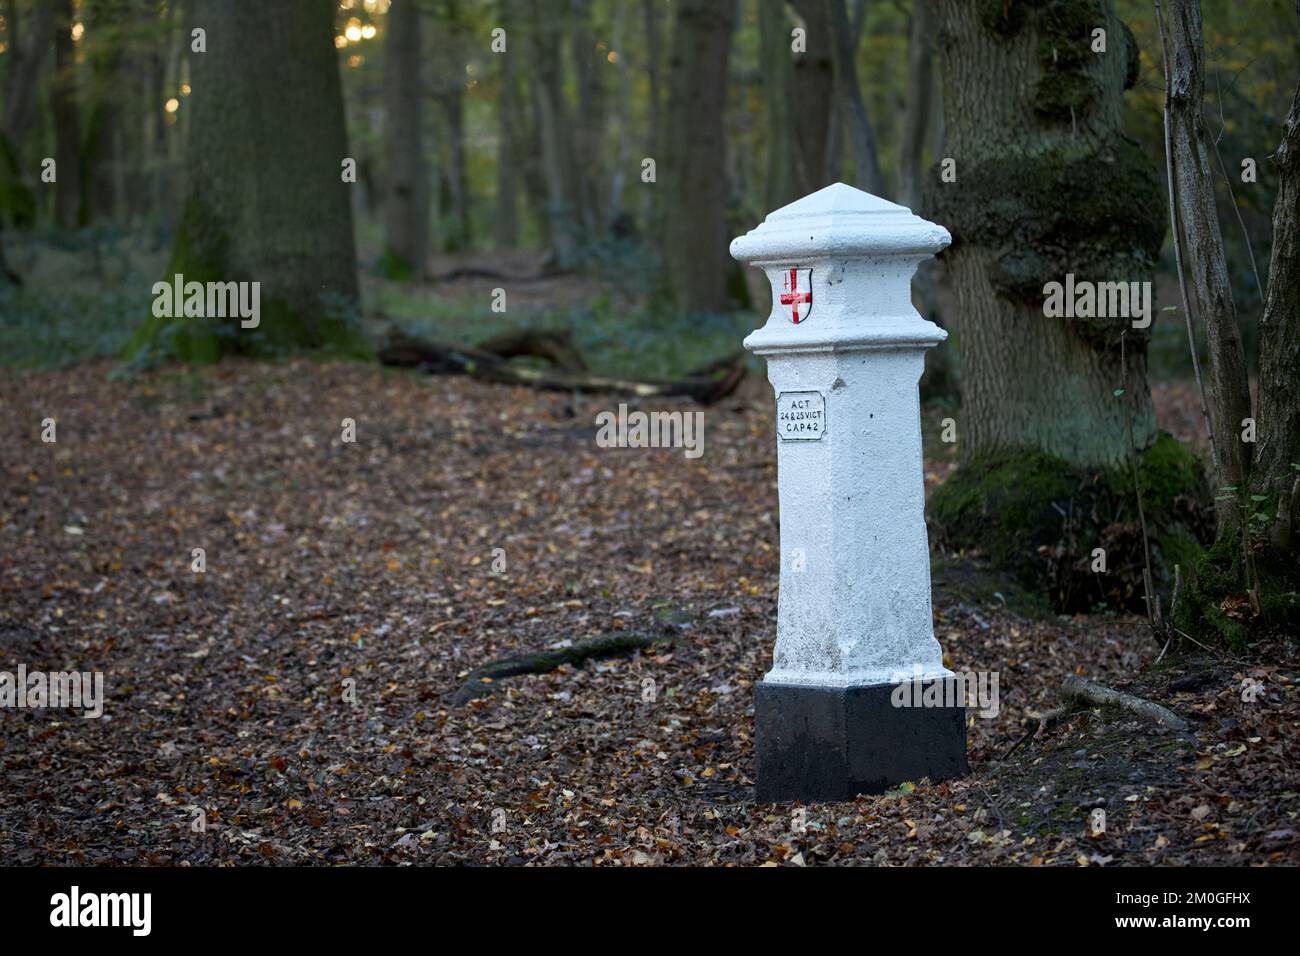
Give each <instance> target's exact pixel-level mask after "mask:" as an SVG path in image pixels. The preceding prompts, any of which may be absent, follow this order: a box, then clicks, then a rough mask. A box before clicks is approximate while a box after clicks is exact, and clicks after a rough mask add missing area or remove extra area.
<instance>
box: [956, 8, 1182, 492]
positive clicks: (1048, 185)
mask: <svg viewBox="0 0 1300 956" xmlns="http://www.w3.org/2000/svg"><path fill="white" fill-rule="evenodd" d="M1096 6H1097V4H1096V3H1092V2H1087V0H1076V2H1074V3H1073V5H1071V6H1069V7H1067V6H1066V5H1065V4H1062V3H1057V4H1055V10H1054V15H1053V16H1052V17H1049V16H1048V15H1047V14H1046V13H1042V12H1038V11H1037V10H1035V9H1034V8H1032V7H1030V5H1028V4H1026V3H1023V2H1013V3H1009V4H1007V5H1005V10H997V11H995V10H993V8H991V7H988V6H987V5H972V4H970V3H968V2H966V0H937V2H936V4H935V12H936V13H937V14H938V15H939V19H940V23H941V29H940V33H939V37H940V43H941V44H942V47H941V48H942V50H943V56H942V57H941V61H942V63H943V66H944V104H945V110H946V113H947V116H946V122H947V136H948V145H947V147H946V152H947V153H948V155H949V156H951V157H953V158H954V159H955V160H956V175H957V181H956V182H953V183H945V182H941V181H939V180H938V177H937V176H936V177H935V178H934V180H933V181H932V187H933V199H934V210H935V212H936V214H937V215H938V216H939V217H940V219H939V221H940V222H941V223H942V224H944V225H946V226H947V227H948V228H949V229H950V230H951V231H952V233H953V236H954V243H953V247H952V248H951V249H950V250H949V251H948V252H947V253H945V256H944V258H945V259H946V261H947V263H948V267H949V269H950V270H951V275H952V277H953V284H954V287H955V289H956V292H957V298H958V301H959V304H960V310H959V311H960V313H961V317H962V325H961V333H962V398H963V415H962V421H961V425H962V428H961V447H962V451H963V454H964V457H965V458H966V459H970V458H972V457H974V456H977V455H980V454H982V453H986V452H995V451H999V450H1004V449H1011V448H1030V449H1035V450H1038V451H1042V452H1046V453H1047V454H1050V455H1053V456H1055V457H1057V458H1061V459H1064V460H1066V461H1069V462H1073V463H1077V464H1081V465H1086V466H1100V467H1105V466H1114V465H1117V464H1120V463H1122V462H1123V461H1125V460H1126V458H1127V456H1128V454H1129V448H1130V438H1129V424H1130V422H1131V424H1132V430H1133V432H1132V440H1133V442H1134V443H1135V445H1136V448H1137V450H1141V449H1143V448H1146V447H1147V446H1148V445H1150V444H1151V443H1152V441H1153V440H1154V439H1155V437H1156V427H1155V419H1154V416H1153V413H1152V409H1151V397H1150V393H1149V391H1148V389H1147V385H1146V378H1145V365H1146V356H1145V351H1146V346H1145V337H1146V333H1145V332H1140V331H1137V330H1133V329H1131V328H1129V324H1130V320H1129V318H1127V317H1118V318H1048V317H1046V316H1045V315H1044V299H1045V292H1046V290H1045V288H1044V286H1045V285H1046V284H1047V283H1049V282H1064V281H1065V277H1066V274H1067V273H1073V274H1074V275H1075V276H1076V278H1077V279H1080V280H1091V281H1094V282H1102V281H1108V280H1109V281H1126V282H1127V281H1136V280H1149V279H1150V278H1151V275H1152V271H1153V268H1154V266H1155V263H1156V258H1157V255H1158V253H1159V250H1160V245H1161V240H1162V238H1163V235H1164V221H1163V215H1164V213H1163V207H1162V204H1161V193H1160V188H1159V183H1158V180H1157V179H1156V176H1155V168H1154V165H1153V164H1152V163H1151V162H1150V160H1149V159H1148V158H1147V157H1146V156H1144V155H1143V154H1142V152H1141V150H1140V149H1139V148H1138V147H1137V145H1136V144H1134V143H1133V142H1132V141H1131V140H1128V139H1127V138H1125V136H1124V135H1123V127H1122V121H1121V102H1120V101H1121V95H1122V93H1123V91H1124V89H1126V88H1127V86H1128V85H1131V82H1132V80H1133V78H1134V77H1133V75H1132V73H1131V71H1130V70H1129V69H1128V64H1129V63H1130V62H1131V61H1135V60H1136V56H1137V53H1136V50H1135V49H1126V48H1128V47H1130V44H1131V43H1132V41H1131V39H1129V36H1130V35H1128V34H1127V31H1126V30H1125V29H1124V27H1123V25H1122V24H1121V23H1120V21H1119V19H1118V18H1117V17H1116V16H1115V14H1114V10H1113V7H1112V4H1111V3H1110V2H1109V0H1106V2H1104V4H1103V7H1104V10H1105V14H1106V16H1105V19H1104V20H1103V21H1101V22H1100V23H1097V24H1094V18H1093V17H1092V16H1091V15H1090V13H1089V11H1090V10H1092V9H1093V8H1095V7H1096ZM981 11H982V12H981ZM991 11H992V12H991ZM1094 25H1098V26H1102V27H1104V28H1106V29H1107V35H1108V36H1109V37H1110V53H1108V54H1106V55H1097V54H1094V53H1093V52H1092V51H1091V50H1090V48H1089V45H1088V38H1089V36H1090V32H1091V29H1092V27H1093V26H1094ZM1076 28H1077V29H1078V31H1079V32H1078V36H1077V37H1076V36H1075V34H1074V32H1072V31H1073V30H1075V29H1076ZM1057 31H1059V32H1057ZM1126 329H1127V330H1128V331H1127V334H1126V335H1125V336H1124V339H1125V342H1124V344H1125V357H1126V361H1127V366H1128V382H1127V385H1126V390H1125V392H1124V394H1123V395H1122V396H1119V397H1116V396H1115V395H1114V394H1113V392H1114V390H1115V389H1116V388H1117V387H1118V386H1120V385H1121V382H1122V380H1123V378H1124V376H1123V374H1122V373H1121V368H1120V359H1121V354H1120V351H1121V333H1124V332H1125V330H1126Z"/></svg>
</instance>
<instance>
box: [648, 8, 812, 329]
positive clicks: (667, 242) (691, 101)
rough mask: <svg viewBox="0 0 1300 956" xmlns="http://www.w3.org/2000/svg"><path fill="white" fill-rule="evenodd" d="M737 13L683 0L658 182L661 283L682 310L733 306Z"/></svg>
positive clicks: (675, 34) (676, 29)
mask: <svg viewBox="0 0 1300 956" xmlns="http://www.w3.org/2000/svg"><path fill="white" fill-rule="evenodd" d="M735 15H736V5H735V4H734V3H730V2H724V3H718V2H717V0H681V2H680V3H679V4H678V6H677V18H676V25H675V26H674V29H673V52H672V68H671V70H670V71H669V72H670V75H671V77H672V84H671V90H670V92H669V98H668V112H667V130H666V131H665V135H666V140H667V142H666V144H665V150H664V165H665V170H664V172H663V173H662V174H661V175H660V176H659V181H658V184H657V185H656V186H655V187H654V188H655V189H656V190H657V191H658V195H659V196H660V197H661V198H660V204H661V205H660V208H661V210H662V213H661V214H662V215H663V219H664V227H663V245H662V258H663V264H664V268H663V270H662V273H663V291H664V292H665V293H666V296H667V298H668V300H669V301H670V302H672V303H673V304H674V305H675V306H676V307H677V308H678V309H679V310H681V311H691V312H724V311H726V310H727V308H728V306H729V300H728V295H727V277H728V275H729V274H730V270H731V269H732V267H733V266H732V260H731V257H730V255H729V254H728V252H727V240H728V236H727V219H726V193H727V175H726V170H727V166H726V156H725V154H726V134H725V131H724V129H723V109H724V107H725V105H726V99H727V60H728V57H729V55H730V52H731V33H732V29H733V28H734V26H735ZM819 168H820V167H819ZM665 206H666V208H665Z"/></svg>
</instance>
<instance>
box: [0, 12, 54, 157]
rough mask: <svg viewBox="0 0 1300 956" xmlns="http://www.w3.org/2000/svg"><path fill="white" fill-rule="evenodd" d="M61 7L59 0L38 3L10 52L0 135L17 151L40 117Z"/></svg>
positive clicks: (20, 29)
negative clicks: (41, 89)
mask: <svg viewBox="0 0 1300 956" xmlns="http://www.w3.org/2000/svg"><path fill="white" fill-rule="evenodd" d="M59 6H60V5H59V2H58V0H35V3H34V4H33V5H32V9H31V13H30V14H29V15H28V17H27V18H25V19H24V20H23V22H22V23H21V25H18V29H19V33H18V36H17V42H16V43H14V44H12V45H11V48H10V50H9V67H8V70H7V71H6V72H5V86H4V108H3V111H0V133H2V134H3V135H4V136H5V137H7V138H8V140H9V143H10V145H12V146H13V148H14V151H15V152H18V151H19V150H21V149H22V143H23V139H24V138H25V137H26V136H27V130H28V129H30V128H31V124H32V117H33V116H34V115H35V114H36V85H37V80H38V79H39V78H40V74H41V65H42V64H43V63H44V62H45V57H46V54H47V52H48V51H49V49H50V38H51V37H52V36H53V35H54V24H55V20H56V18H57V16H58V12H59ZM11 29H12V27H11Z"/></svg>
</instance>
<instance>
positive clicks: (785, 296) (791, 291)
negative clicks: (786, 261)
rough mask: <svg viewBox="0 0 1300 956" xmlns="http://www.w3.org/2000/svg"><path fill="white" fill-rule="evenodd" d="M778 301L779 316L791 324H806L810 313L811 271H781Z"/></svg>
mask: <svg viewBox="0 0 1300 956" xmlns="http://www.w3.org/2000/svg"><path fill="white" fill-rule="evenodd" d="M778 301H779V302H780V303H781V306H780V311H781V314H782V315H784V316H786V317H787V318H788V319H789V320H790V321H791V322H793V323H794V324H795V325H798V324H799V323H800V322H806V321H807V320H808V314H809V313H810V312H812V269H785V270H783V271H782V272H781V289H780V297H779V299H778Z"/></svg>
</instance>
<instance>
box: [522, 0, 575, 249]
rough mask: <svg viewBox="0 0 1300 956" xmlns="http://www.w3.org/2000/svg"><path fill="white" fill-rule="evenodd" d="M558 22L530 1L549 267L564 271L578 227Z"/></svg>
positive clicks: (536, 2)
mask: <svg viewBox="0 0 1300 956" xmlns="http://www.w3.org/2000/svg"><path fill="white" fill-rule="evenodd" d="M560 26H561V22H560V20H559V18H557V17H556V16H555V11H554V10H553V9H548V8H547V7H545V6H544V5H543V4H541V3H540V2H539V0H533V7H532V23H531V28H532V29H531V30H530V31H529V32H530V36H529V39H530V41H531V52H532V59H533V67H534V69H533V77H532V81H531V82H532V88H533V103H534V108H535V110H536V113H537V134H538V138H539V139H540V140H541V147H542V150H541V151H542V169H543V172H544V175H545V179H546V199H547V231H548V233H549V236H550V241H551V266H552V267H553V268H555V269H558V270H561V271H564V270H568V269H571V268H573V267H574V266H575V265H576V264H577V261H578V249H579V243H580V239H581V235H580V233H581V227H580V224H579V221H578V209H577V202H576V201H575V199H574V196H573V194H572V192H571V191H570V190H571V186H572V183H573V176H572V171H571V170H572V165H573V163H572V143H571V141H570V137H569V133H570V125H569V119H568V110H567V109H566V104H565V99H564V77H563V73H562V72H561V61H560V49H561V47H560Z"/></svg>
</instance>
